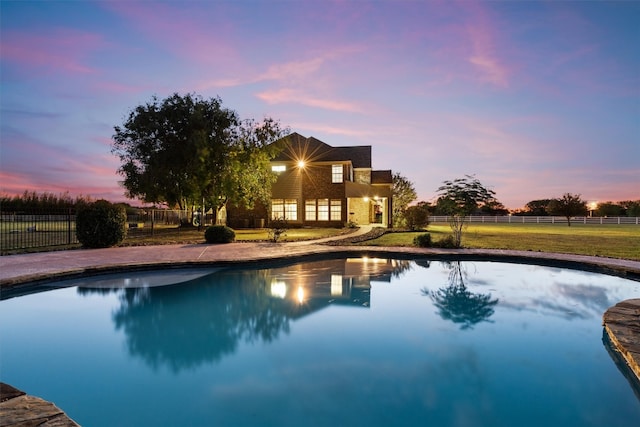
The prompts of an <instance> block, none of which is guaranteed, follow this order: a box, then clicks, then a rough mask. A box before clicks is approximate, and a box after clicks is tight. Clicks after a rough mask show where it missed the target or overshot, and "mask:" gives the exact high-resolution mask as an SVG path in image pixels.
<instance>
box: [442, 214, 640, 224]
mask: <svg viewBox="0 0 640 427" xmlns="http://www.w3.org/2000/svg"><path fill="white" fill-rule="evenodd" d="M429 221H431V222H448V221H449V217H448V216H439V215H438V216H430V217H429ZM466 222H470V223H482V224H491V223H495V224H566V223H567V218H565V217H563V216H519V215H518V216H516V215H505V216H475V215H474V216H469V217H467V218H466ZM571 223H572V224H617V225H619V224H633V225H640V217H631V216H614V217H595V216H594V217H590V216H578V217H573V218H571Z"/></svg>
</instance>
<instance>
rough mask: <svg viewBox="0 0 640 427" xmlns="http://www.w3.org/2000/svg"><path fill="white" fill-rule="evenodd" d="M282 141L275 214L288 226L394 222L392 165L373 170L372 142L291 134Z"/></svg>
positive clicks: (388, 224) (273, 201)
mask: <svg viewBox="0 0 640 427" xmlns="http://www.w3.org/2000/svg"><path fill="white" fill-rule="evenodd" d="M273 144H278V145H279V146H280V147H278V148H279V154H278V155H277V156H276V157H275V158H274V159H273V160H272V161H271V168H272V171H273V172H275V173H277V174H278V179H277V181H276V183H275V184H274V185H273V186H272V194H271V206H270V209H269V212H270V217H271V219H278V218H285V219H286V220H287V222H288V223H289V224H290V225H300V226H312V227H344V226H346V225H348V224H357V225H368V224H372V225H377V226H380V227H391V226H392V224H393V218H392V209H391V203H392V191H391V187H392V174H391V170H372V169H371V146H370V145H363V146H348V147H332V146H330V145H329V144H326V143H324V142H322V141H320V140H318V139H316V138H313V137H309V138H306V137H304V136H302V135H300V134H298V133H293V134H291V135H289V136H287V137H285V138H283V139H281V140H278V141H276V142H274V143H273Z"/></svg>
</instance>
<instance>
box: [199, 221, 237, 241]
mask: <svg viewBox="0 0 640 427" xmlns="http://www.w3.org/2000/svg"><path fill="white" fill-rule="evenodd" d="M204 239H205V240H206V241H207V243H231V242H233V241H234V240H236V232H235V231H233V229H231V228H229V227H226V226H224V225H212V226H210V227H207V229H206V230H205V231H204Z"/></svg>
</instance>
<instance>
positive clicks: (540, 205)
mask: <svg viewBox="0 0 640 427" xmlns="http://www.w3.org/2000/svg"><path fill="white" fill-rule="evenodd" d="M549 203H551V199H539V200H532V201H530V202H529V203H527V204H526V205H525V208H526V209H527V210H526V211H525V213H526V215H531V216H547V215H549V212H547V206H549Z"/></svg>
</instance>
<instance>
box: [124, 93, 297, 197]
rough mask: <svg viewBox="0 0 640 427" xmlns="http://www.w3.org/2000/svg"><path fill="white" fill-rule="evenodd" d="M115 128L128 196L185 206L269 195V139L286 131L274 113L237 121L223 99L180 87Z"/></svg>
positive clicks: (137, 109)
mask: <svg viewBox="0 0 640 427" xmlns="http://www.w3.org/2000/svg"><path fill="white" fill-rule="evenodd" d="M114 129H115V134H114V135H113V141H114V142H113V146H112V152H113V153H114V154H115V155H117V156H118V157H119V158H120V160H121V162H122V165H121V167H120V169H118V173H119V174H120V175H122V176H123V177H124V180H123V182H122V185H123V186H124V188H125V189H126V194H127V196H128V197H130V198H138V199H141V200H143V201H145V202H150V203H166V204H167V205H169V206H178V207H180V208H181V209H187V208H189V207H191V208H193V207H194V206H200V205H202V204H204V206H203V208H205V209H208V208H215V209H217V210H219V209H220V208H222V207H224V206H225V205H226V203H227V202H230V201H231V202H234V203H238V204H241V205H245V206H247V207H251V205H252V204H253V203H254V202H256V201H258V200H262V201H265V202H266V201H267V200H268V198H269V195H268V192H269V190H270V188H271V184H272V183H273V182H274V181H275V179H276V176H275V175H274V174H272V173H271V171H270V170H269V160H270V159H271V158H272V157H273V156H274V155H275V153H273V152H271V151H270V149H268V148H267V145H268V144H270V143H271V142H273V141H275V140H277V139H279V138H281V137H282V136H283V134H284V132H283V130H281V128H280V126H279V124H278V123H277V122H275V121H273V120H271V119H265V120H264V122H262V123H256V122H254V121H252V120H248V121H242V120H240V118H239V117H238V114H237V113H236V112H235V111H233V110H230V109H228V108H224V107H223V106H222V100H221V99H220V98H211V99H203V98H202V97H200V96H197V95H191V94H187V95H184V96H181V95H179V94H177V93H176V94H173V95H172V96H170V97H168V98H166V99H164V100H159V99H158V98H157V97H155V96H154V97H153V98H152V99H151V101H150V102H148V103H146V104H144V105H140V106H138V107H136V108H135V109H133V110H132V111H131V112H130V113H129V115H128V117H127V119H126V120H125V121H124V123H123V124H122V125H121V126H115V128H114Z"/></svg>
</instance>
